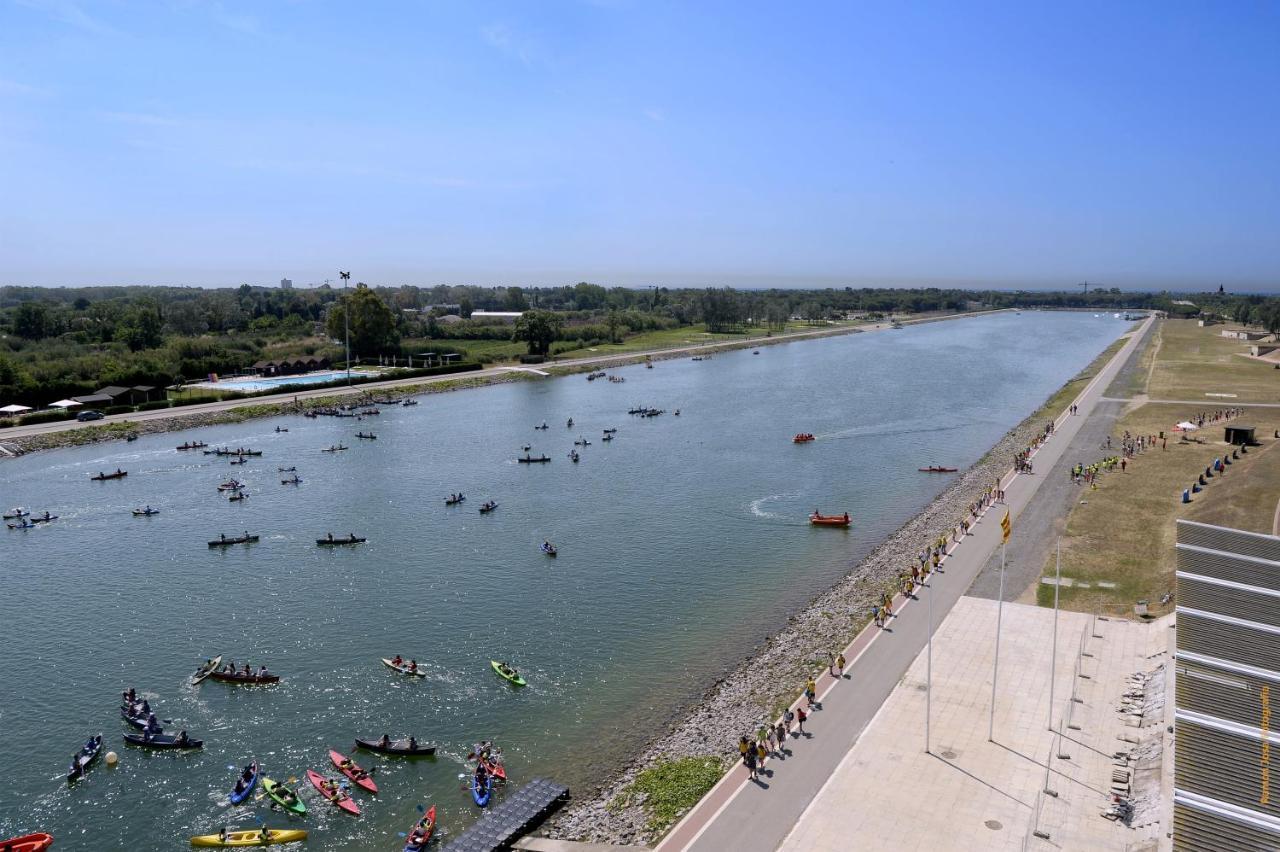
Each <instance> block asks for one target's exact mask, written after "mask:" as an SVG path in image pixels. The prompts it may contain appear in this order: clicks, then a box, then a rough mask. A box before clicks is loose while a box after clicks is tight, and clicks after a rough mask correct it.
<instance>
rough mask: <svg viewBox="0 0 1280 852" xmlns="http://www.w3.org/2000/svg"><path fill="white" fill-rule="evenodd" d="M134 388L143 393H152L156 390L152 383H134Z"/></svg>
mask: <svg viewBox="0 0 1280 852" xmlns="http://www.w3.org/2000/svg"><path fill="white" fill-rule="evenodd" d="M133 389H134V390H136V391H141V392H142V393H151V392H152V391H153V390H155V388H153V387H152V386H151V385H134V386H133Z"/></svg>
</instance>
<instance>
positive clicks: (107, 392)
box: [97, 385, 130, 397]
mask: <svg viewBox="0 0 1280 852" xmlns="http://www.w3.org/2000/svg"><path fill="white" fill-rule="evenodd" d="M129 390H130V389H129V388H122V387H117V386H115V385H108V386H107V387H105V388H102V389H100V390H98V391H97V395H98V396H110V397H116V396H120V395H121V394H124V393H128V392H129Z"/></svg>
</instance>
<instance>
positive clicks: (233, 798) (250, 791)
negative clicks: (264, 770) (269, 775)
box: [227, 760, 261, 805]
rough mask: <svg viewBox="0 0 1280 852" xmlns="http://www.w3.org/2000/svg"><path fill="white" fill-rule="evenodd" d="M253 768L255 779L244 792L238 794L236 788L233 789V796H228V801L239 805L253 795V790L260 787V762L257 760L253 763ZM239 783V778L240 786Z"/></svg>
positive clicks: (246, 786)
mask: <svg viewBox="0 0 1280 852" xmlns="http://www.w3.org/2000/svg"><path fill="white" fill-rule="evenodd" d="M252 768H253V777H251V778H250V779H249V783H248V784H246V785H245V786H244V789H243V790H241V791H240V792H238V793H237V792H236V790H235V788H234V787H232V788H231V794H230V795H229V796H227V799H229V800H230V802H231V804H233V805H238V804H240V803H241V802H243V801H244V800H245V799H247V798H249V796H251V795H252V794H253V788H254V787H256V786H257V785H258V776H259V775H260V774H261V773H260V772H259V770H258V761H256V760H255V761H254V762H253V764H252ZM239 783H240V781H239V778H237V779H236V784H237V785H238V784H239Z"/></svg>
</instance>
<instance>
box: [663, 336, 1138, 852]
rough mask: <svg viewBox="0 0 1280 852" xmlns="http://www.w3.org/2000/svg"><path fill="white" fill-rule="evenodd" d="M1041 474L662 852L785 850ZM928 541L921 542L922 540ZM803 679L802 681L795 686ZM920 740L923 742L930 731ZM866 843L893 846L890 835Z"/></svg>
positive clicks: (1015, 481)
mask: <svg viewBox="0 0 1280 852" xmlns="http://www.w3.org/2000/svg"><path fill="white" fill-rule="evenodd" d="M1153 322H1154V320H1153V319H1152V318H1148V319H1147V320H1146V321H1145V322H1144V323H1143V324H1142V326H1141V327H1140V328H1139V329H1138V331H1137V332H1136V333H1134V334H1132V335H1131V336H1130V338H1129V340H1128V341H1127V342H1126V343H1125V345H1124V346H1123V347H1121V349H1120V350H1119V352H1117V353H1116V355H1115V356H1114V357H1113V358H1112V359H1111V360H1110V361H1109V362H1108V363H1107V365H1106V366H1105V367H1103V369H1102V370H1101V371H1099V373H1098V374H1097V375H1096V376H1095V377H1094V379H1093V380H1092V381H1091V382H1090V383H1089V384H1088V386H1086V387H1085V389H1084V390H1083V391H1082V392H1081V393H1080V395H1079V396H1078V397H1077V398H1076V399H1075V400H1074V402H1075V404H1076V405H1077V406H1078V407H1079V413H1078V415H1076V416H1071V415H1069V414H1067V413H1066V412H1064V413H1063V414H1062V415H1060V416H1059V417H1058V418H1057V420H1056V427H1055V432H1054V435H1053V436H1052V437H1051V438H1050V439H1049V440H1048V441H1047V442H1045V443H1044V444H1043V445H1042V446H1041V447H1040V449H1039V450H1038V451H1037V452H1036V453H1035V454H1034V456H1033V457H1032V461H1033V464H1034V467H1035V469H1036V470H1040V471H1047V470H1052V469H1053V467H1054V465H1055V464H1056V463H1057V462H1058V460H1059V458H1060V457H1061V456H1062V454H1063V453H1064V452H1065V451H1066V450H1067V448H1068V446H1069V445H1070V443H1071V441H1072V439H1073V438H1074V437H1075V435H1076V433H1077V432H1078V431H1079V430H1080V428H1081V426H1082V424H1083V423H1084V422H1085V421H1086V420H1087V418H1088V416H1089V414H1090V413H1091V412H1092V411H1093V409H1094V407H1095V405H1097V403H1098V401H1099V399H1100V397H1101V396H1102V393H1103V390H1104V389H1105V388H1107V387H1108V386H1109V385H1110V383H1111V381H1112V380H1113V379H1114V378H1115V376H1116V374H1117V373H1118V372H1119V370H1120V368H1121V366H1122V365H1124V364H1125V362H1126V361H1127V360H1128V358H1129V356H1130V355H1131V354H1132V352H1133V351H1134V349H1136V348H1137V346H1138V345H1139V343H1140V341H1141V340H1143V339H1144V338H1145V336H1146V335H1147V333H1148V332H1149V331H1150V328H1151V324H1152V323H1153ZM1043 480H1044V477H1043V476H1042V475H1040V474H1031V475H1017V474H1014V473H1013V472H1012V471H1010V473H1008V474H1006V475H1005V477H1004V478H1003V479H1002V480H1001V487H1002V488H1003V489H1004V491H1005V501H1006V504H1007V505H1000V504H996V505H993V506H992V507H991V508H989V509H988V511H987V512H986V513H985V515H984V516H983V517H982V518H981V519H980V520H979V521H978V522H977V523H976V524H975V525H974V526H973V527H972V528H971V530H970V532H969V535H968V536H966V537H965V539H964V540H963V541H961V542H959V543H957V544H954V545H951V546H950V549H949V552H948V556H947V558H946V559H945V560H944V562H943V564H942V567H941V569H940V570H939V571H937V572H935V573H934V575H933V576H931V577H930V578H929V580H928V581H927V583H926V585H925V586H924V587H922V588H920V589H919V590H918V591H917V593H916V594H917V599H904V598H903V597H902V596H899V597H898V598H897V599H896V600H895V603H894V613H895V615H894V618H893V619H891V621H890V623H889V625H888V626H887V627H886V628H885V629H883V630H882V629H880V628H877V627H875V626H874V625H873V626H870V627H868V628H867V629H866V630H864V631H863V632H861V633H860V634H858V636H857V637H856V638H855V639H854V641H853V642H852V643H851V644H850V646H849V647H848V648H847V649H846V650H845V652H844V655H845V657H846V659H847V660H849V661H850V663H849V665H848V666H847V667H846V672H845V676H844V677H843V678H839V679H837V678H834V677H831V676H829V675H827V674H824V675H823V676H822V677H821V679H820V680H819V685H818V698H819V704H820V705H821V709H817V708H815V709H814V711H813V712H812V714H811V716H810V721H809V723H808V724H807V726H806V732H807V733H806V735H804V736H797V737H793V738H791V739H790V741H789V745H788V751H789V754H787V755H786V756H785V758H784V759H781V760H773V761H770V762H769V764H768V765H767V766H766V772H765V775H764V776H763V777H762V778H761V779H760V780H759V781H754V782H753V781H751V780H750V779H749V778H748V775H747V770H746V768H745V767H744V766H742V765H741V764H739V765H736V766H734V767H733V768H732V769H731V770H730V771H729V772H728V773H726V775H725V777H724V778H722V779H721V780H720V782H719V783H718V784H717V785H716V786H715V787H714V788H712V790H711V791H710V792H709V793H708V794H707V795H706V796H704V797H703V799H702V801H700V802H699V803H698V805H697V806H695V807H694V809H693V810H691V811H690V812H689V813H688V814H687V815H686V816H685V817H684V819H682V820H681V822H680V823H678V824H677V825H676V826H675V827H674V828H673V829H672V830H671V832H669V833H668V834H667V836H666V837H665V838H664V839H663V841H662V842H661V843H660V844H659V845H658V847H657V849H658V850H659V852H675V850H684V849H693V850H700V852H701V851H702V850H705V852H721V851H722V850H729V849H732V850H738V852H750V850H773V849H777V848H778V846H779V845H780V844H781V843H782V840H783V839H784V838H785V837H786V836H787V834H788V833H789V832H790V831H791V829H792V827H793V826H794V825H795V824H796V822H797V821H798V820H799V818H800V815H801V814H802V813H803V811H804V809H805V808H806V807H807V806H808V805H809V803H810V802H811V801H812V800H813V798H814V796H815V795H816V794H817V793H818V791H819V789H821V787H822V786H823V784H825V783H826V782H827V780H828V779H829V778H830V777H831V775H832V773H833V772H834V771H835V769H836V766H837V765H838V764H839V763H840V761H841V760H842V759H843V758H844V756H845V755H846V753H847V752H848V751H849V749H850V748H851V747H852V746H853V744H854V742H855V741H856V740H857V738H858V736H859V735H860V734H861V732H862V731H863V729H864V728H866V726H867V724H868V723H869V722H870V721H871V719H872V718H873V717H874V716H875V715H876V713H877V712H878V711H879V710H880V708H881V706H882V705H883V704H884V702H885V700H886V699H887V698H888V696H889V694H890V693H891V692H892V691H893V689H894V687H895V686H897V685H898V683H899V681H900V680H901V678H902V676H903V674H904V673H905V672H906V671H907V668H908V666H909V665H910V664H911V662H912V660H914V659H915V657H916V655H917V654H918V653H919V652H920V650H921V648H922V647H924V645H925V641H926V639H927V637H928V635H929V634H930V632H932V630H933V629H935V626H936V625H937V624H938V623H940V622H941V620H942V619H943V618H945V617H946V614H947V613H948V612H949V611H950V610H951V607H952V606H953V605H954V604H955V603H956V601H957V600H958V599H959V598H960V596H961V595H962V594H963V593H964V592H965V590H966V589H967V588H968V587H969V585H970V584H971V583H972V582H973V580H974V578H975V577H976V576H977V575H978V572H979V571H980V570H981V569H982V567H983V565H985V564H986V562H987V560H988V559H989V558H990V556H991V554H992V553H993V552H994V551H995V550H996V549H997V548H998V547H999V545H1000V540H1001V531H1000V518H1001V517H1003V515H1004V512H1005V510H1006V508H1007V509H1008V510H1009V512H1010V514H1011V515H1012V517H1013V521H1014V529H1015V535H1016V534H1017V532H1016V530H1017V526H1018V525H1017V517H1018V515H1019V514H1020V513H1021V512H1022V511H1023V509H1025V508H1026V506H1027V505H1028V504H1029V503H1030V502H1031V500H1032V498H1033V497H1034V496H1035V494H1036V491H1037V490H1038V489H1039V487H1040V483H1041V482H1042V481H1043ZM956 520H957V521H959V520H960V519H959V518H957V519H956ZM926 544H927V542H920V546H921V547H922V548H923V547H924V546H925V545H926ZM903 567H904V568H905V567H906V566H903ZM801 686H802V684H796V689H797V691H799V689H800V688H801ZM1009 686H1011V687H1012V686H1013V685H1012V684H1009ZM743 733H744V734H749V733H751V732H748V731H743ZM920 747H921V749H923V747H924V742H923V735H922V736H921V739H920ZM867 841H868V842H869V845H887V846H888V847H890V848H892V840H891V838H883V837H880V838H867ZM851 845H852V844H851Z"/></svg>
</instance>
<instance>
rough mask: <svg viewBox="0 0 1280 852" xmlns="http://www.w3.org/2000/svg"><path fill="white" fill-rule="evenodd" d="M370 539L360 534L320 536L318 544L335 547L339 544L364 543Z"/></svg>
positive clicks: (317, 540)
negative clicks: (342, 536) (334, 536)
mask: <svg viewBox="0 0 1280 852" xmlns="http://www.w3.org/2000/svg"><path fill="white" fill-rule="evenodd" d="M368 540H369V539H367V538H361V537H360V536H355V535H349V536H347V537H345V538H318V539H316V544H317V545H318V546H319V547H334V546H336V545H339V544H364V543H365V542H366V541H368Z"/></svg>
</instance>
